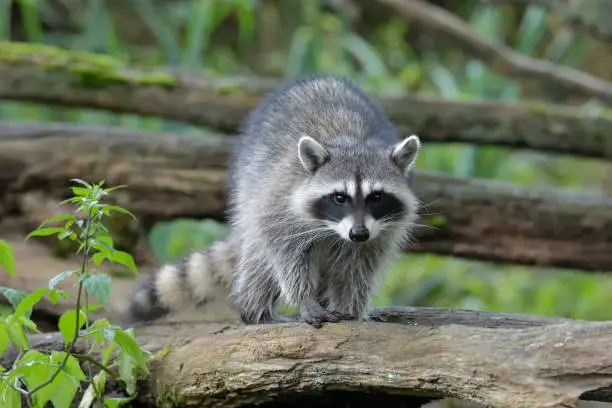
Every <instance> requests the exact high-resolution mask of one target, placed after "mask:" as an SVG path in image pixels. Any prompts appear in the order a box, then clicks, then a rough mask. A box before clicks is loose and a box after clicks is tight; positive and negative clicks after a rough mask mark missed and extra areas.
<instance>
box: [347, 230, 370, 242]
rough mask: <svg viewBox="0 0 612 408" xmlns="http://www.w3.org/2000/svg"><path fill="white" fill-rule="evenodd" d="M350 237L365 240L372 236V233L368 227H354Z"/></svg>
mask: <svg viewBox="0 0 612 408" xmlns="http://www.w3.org/2000/svg"><path fill="white" fill-rule="evenodd" d="M349 238H350V239H351V241H355V242H363V241H367V240H368V238H370V233H369V232H368V229H367V228H366V227H353V228H351V230H350V231H349Z"/></svg>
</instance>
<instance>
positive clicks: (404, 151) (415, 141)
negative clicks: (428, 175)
mask: <svg viewBox="0 0 612 408" xmlns="http://www.w3.org/2000/svg"><path fill="white" fill-rule="evenodd" d="M420 148H421V139H419V137H418V136H417V135H411V136H408V137H407V138H405V139H404V140H402V141H401V142H398V143H397V144H396V145H395V147H393V150H392V151H391V160H392V161H393V163H395V165H396V166H398V167H399V168H400V169H401V170H402V172H403V173H404V174H407V173H408V171H409V170H410V168H411V167H412V165H413V164H414V161H415V160H416V158H417V155H418V153H419V149H420Z"/></svg>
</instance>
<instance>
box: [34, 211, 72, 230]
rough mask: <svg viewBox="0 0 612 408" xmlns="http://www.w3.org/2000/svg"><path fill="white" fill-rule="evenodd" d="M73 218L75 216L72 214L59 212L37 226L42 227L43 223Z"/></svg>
mask: <svg viewBox="0 0 612 408" xmlns="http://www.w3.org/2000/svg"><path fill="white" fill-rule="evenodd" d="M75 218H76V216H75V215H74V214H60V215H56V216H55V217H51V218H49V219H48V220H45V221H43V222H42V223H41V224H40V225H39V226H38V228H41V227H44V226H45V225H47V224H51V223H52V222H57V221H66V220H74V219H75Z"/></svg>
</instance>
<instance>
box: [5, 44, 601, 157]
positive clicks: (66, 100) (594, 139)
mask: <svg viewBox="0 0 612 408" xmlns="http://www.w3.org/2000/svg"><path fill="white" fill-rule="evenodd" d="M525 58H526V57H525ZM558 69H559V70H562V69H565V68H558ZM519 72H520V71H519ZM555 72H556V71H555ZM559 72H562V71H559ZM521 75H522V74H521ZM559 75H560V74H559ZM0 76H1V77H2V81H0V99H5V100H15V101H30V102H38V103H45V104H51V105H61V106H67V107H88V108H96V109H105V110H109V111H113V112H118V113H135V114H141V115H152V116H157V117H160V118H166V119H172V120H178V121H184V122H189V123H192V124H196V125H204V126H209V127H212V128H215V129H218V130H220V131H224V132H235V131H236V129H237V128H238V127H239V125H240V123H241V122H242V121H243V120H244V118H245V116H246V115H247V114H248V112H249V111H250V110H251V109H252V108H254V107H255V106H256V105H257V103H258V102H259V101H260V99H261V98H262V96H263V95H264V94H265V93H267V92H269V91H270V90H272V89H273V88H274V87H276V86H277V85H279V80H278V79H271V78H205V77H202V76H193V75H192V76H188V75H186V74H179V73H171V72H167V71H162V70H160V69H136V68H134V67H130V66H126V65H125V64H123V63H121V62H119V61H117V60H114V59H112V58H111V57H108V56H101V55H93V54H88V53H77V52H70V51H65V50H61V49H58V48H53V47H48V46H41V45H37V44H21V43H6V42H4V43H2V42H0ZM542 76H543V77H545V78H550V77H553V78H554V75H542ZM540 79H541V78H540ZM595 85H597V84H595ZM595 85H593V87H595V88H597V89H598V90H599V91H600V92H604V91H605V90H606V89H607V88H605V87H599V86H598V85H597V86H595ZM610 94H611V95H612V91H611V92H610ZM374 98H375V99H376V100H377V101H378V102H379V103H380V104H381V106H382V107H383V109H384V110H385V111H386V112H387V114H388V115H389V117H390V118H391V119H392V120H393V122H394V123H395V124H396V125H397V126H398V130H399V131H400V132H401V133H402V134H408V133H409V132H410V133H417V134H419V136H421V137H422V138H423V140H424V141H425V142H429V141H435V142H465V143H474V144H479V145H486V144H495V145H500V146H509V147H516V148H523V147H526V148H530V149H536V150H543V151H550V152H558V153H571V154H575V155H583V156H588V157H598V158H612V138H610V137H609V135H610V134H612V119H610V117H609V116H603V115H602V116H594V117H593V116H585V115H584V114H583V113H582V112H581V111H579V110H577V109H574V108H570V107H562V106H557V107H555V106H549V105H544V104H529V103H520V104H511V103H502V102H456V101H443V100H436V99H430V98H424V97H420V96H418V95H409V96H403V97H390V96H389V97H382V96H376V95H374Z"/></svg>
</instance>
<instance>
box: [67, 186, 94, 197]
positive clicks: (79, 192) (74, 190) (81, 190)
mask: <svg viewBox="0 0 612 408" xmlns="http://www.w3.org/2000/svg"><path fill="white" fill-rule="evenodd" d="M70 189H71V190H72V193H73V194H74V195H76V196H80V197H87V195H89V192H90V191H91V190H88V189H86V188H82V187H70Z"/></svg>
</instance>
